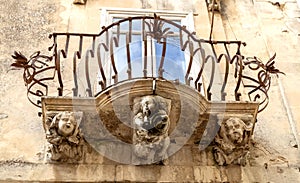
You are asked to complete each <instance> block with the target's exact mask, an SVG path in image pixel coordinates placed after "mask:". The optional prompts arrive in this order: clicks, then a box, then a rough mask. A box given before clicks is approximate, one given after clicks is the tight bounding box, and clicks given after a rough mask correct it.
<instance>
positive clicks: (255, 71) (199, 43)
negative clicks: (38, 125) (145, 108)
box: [11, 14, 283, 112]
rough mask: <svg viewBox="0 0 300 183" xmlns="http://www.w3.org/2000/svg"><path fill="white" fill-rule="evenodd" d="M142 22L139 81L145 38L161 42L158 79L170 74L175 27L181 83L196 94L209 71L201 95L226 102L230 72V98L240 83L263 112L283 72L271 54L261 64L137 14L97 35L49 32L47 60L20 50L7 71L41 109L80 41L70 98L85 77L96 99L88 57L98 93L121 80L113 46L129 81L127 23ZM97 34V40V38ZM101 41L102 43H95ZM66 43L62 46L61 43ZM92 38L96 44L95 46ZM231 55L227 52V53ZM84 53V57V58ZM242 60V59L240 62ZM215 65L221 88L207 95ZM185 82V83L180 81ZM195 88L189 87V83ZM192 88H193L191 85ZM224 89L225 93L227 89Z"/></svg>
mask: <svg viewBox="0 0 300 183" xmlns="http://www.w3.org/2000/svg"><path fill="white" fill-rule="evenodd" d="M137 20H138V21H141V24H142V31H141V34H140V35H141V36H142V38H143V43H142V44H143V45H144V55H143V60H141V63H142V65H143V68H141V69H142V72H143V73H144V74H143V77H144V78H147V77H148V75H147V72H148V70H147V62H148V61H149V60H148V61H147V58H148V57H149V56H150V55H149V54H151V53H149V52H147V39H145V37H147V36H150V37H151V38H152V39H155V40H156V41H157V42H158V43H160V44H162V55H161V60H160V61H159V63H158V66H159V67H158V73H157V77H158V78H162V79H164V73H167V72H170V71H169V70H168V69H169V68H168V67H166V64H164V63H165V62H168V59H165V56H166V50H167V49H166V47H167V44H168V43H167V41H168V39H167V38H168V36H171V35H172V34H173V33H174V32H173V31H171V29H170V27H172V28H173V29H175V30H176V31H175V32H177V33H178V35H179V42H180V45H179V47H180V50H181V51H185V53H188V54H189V60H188V61H187V62H188V67H187V69H186V71H185V73H184V76H185V84H186V85H189V86H191V87H194V88H195V89H196V90H198V91H199V92H200V90H201V89H203V88H202V87H201V86H204V85H203V81H202V79H201V78H202V76H203V72H204V69H209V70H210V73H211V74H210V76H209V78H208V81H209V82H208V83H207V85H206V86H207V88H206V93H207V95H206V96H204V97H206V98H207V100H209V101H210V100H211V96H212V95H221V100H222V101H226V95H227V93H226V91H228V88H227V85H228V80H227V79H228V77H229V75H230V74H233V77H234V78H235V80H236V81H237V82H236V85H235V87H234V91H232V92H233V93H234V96H235V100H236V101H239V100H240V96H241V92H240V89H241V86H242V85H243V86H244V88H245V89H249V90H248V91H246V92H247V94H248V97H249V99H250V101H258V100H259V102H260V104H261V105H260V109H259V112H261V111H262V110H264V109H265V108H266V106H267V105H268V101H269V97H268V90H269V88H270V83H271V75H272V74H276V75H278V74H283V72H281V71H279V70H278V69H276V68H275V66H274V64H275V61H274V59H275V55H274V56H273V57H271V58H270V59H269V61H268V62H267V63H266V64H264V63H263V62H262V61H261V60H259V59H258V58H257V57H251V58H250V57H249V58H247V57H244V56H243V55H242V54H241V52H240V47H241V46H242V45H243V46H245V43H244V42H241V41H214V40H204V39H197V38H196V37H195V33H194V32H193V33H191V32H189V31H188V30H187V29H186V28H185V26H180V25H178V24H176V23H174V22H172V21H170V20H166V19H163V18H160V17H159V16H157V15H156V14H154V16H140V17H129V18H126V19H122V20H120V21H118V22H115V23H113V24H111V25H109V26H107V27H103V28H102V29H103V30H102V31H101V32H100V33H99V34H81V33H53V34H51V35H50V36H49V38H50V39H53V45H52V46H50V47H49V51H51V50H52V51H53V53H50V55H51V56H46V55H42V54H41V53H40V52H36V53H34V54H33V55H31V56H30V57H29V59H27V58H26V57H25V56H24V55H23V54H21V53H20V52H14V55H12V57H13V58H14V59H15V61H14V63H12V64H11V67H13V68H14V69H24V72H23V79H24V83H25V85H26V86H27V97H28V99H29V101H30V102H31V103H32V104H33V105H35V106H37V107H41V104H40V100H41V99H40V98H41V97H42V96H48V89H49V87H50V85H47V84H48V83H49V81H54V79H55V77H57V80H55V81H56V82H58V83H57V85H58V88H57V90H58V96H63V91H64V90H65V89H64V80H63V77H62V73H61V69H60V65H61V63H60V61H61V59H62V58H63V59H68V57H69V56H70V55H72V53H70V54H68V50H69V44H70V41H71V40H73V39H77V38H79V42H77V43H75V44H74V45H72V47H74V48H76V47H77V46H78V47H77V49H75V50H74V53H73V62H72V63H73V80H74V85H73V86H74V88H72V90H73V96H74V97H80V96H83V95H80V94H79V92H78V91H79V86H78V80H79V79H83V80H84V79H85V80H86V83H87V85H86V87H87V88H84V89H85V90H84V91H87V93H88V96H89V97H93V96H95V95H96V93H94V92H93V91H92V86H91V79H92V78H90V75H89V74H90V70H89V65H91V64H93V63H92V62H91V59H92V58H94V59H96V60H97V61H96V62H94V63H96V64H95V67H97V68H98V72H99V73H100V74H101V79H100V81H99V86H101V90H102V91H103V90H105V89H106V88H108V87H110V86H111V85H109V83H108V82H107V81H108V80H110V79H114V82H113V83H118V82H122V81H121V80H118V76H119V73H120V70H118V68H117V67H116V64H117V63H115V62H117V60H116V59H115V58H114V57H115V55H114V54H115V52H114V51H116V50H117V47H120V46H124V47H126V50H127V52H126V53H127V65H128V68H127V73H128V77H127V78H126V79H125V80H130V79H134V78H133V77H132V73H133V72H136V70H134V68H133V67H132V66H131V64H132V63H131V57H130V50H131V49H130V46H131V43H132V40H131V38H132V34H133V33H132V31H133V30H132V22H133V21H137ZM122 23H128V25H129V26H128V30H127V33H126V35H125V36H126V44H125V45H119V44H121V42H120V41H119V37H120V27H121V25H122ZM110 29H114V30H116V32H117V33H116V34H115V35H110ZM101 36H102V37H101ZM58 37H59V38H60V39H62V41H61V42H58V41H57V39H58ZM100 37H101V39H99V38H100ZM63 40H65V42H64V41H63ZM97 40H100V41H98V42H97ZM84 41H90V43H91V45H92V46H91V48H90V49H88V50H86V53H85V54H83V53H82V52H83V42H84ZM216 45H217V46H222V47H223V48H224V50H225V53H221V54H220V53H218V54H217V53H216V52H217V51H216V49H215V47H216ZM229 45H233V47H231V48H232V49H231V52H230V51H229ZM207 47H208V48H211V52H210V51H209V52H206V50H205V48H207ZM231 53H232V54H231ZM103 54H108V55H110V56H109V58H108V61H107V63H109V64H111V69H112V70H113V74H112V76H111V77H112V78H109V77H110V76H109V75H107V73H105V71H104V63H105V60H103V58H101V55H103ZM84 55H85V57H84ZM245 58H246V59H245ZM79 59H84V63H85V67H84V69H85V73H86V75H85V78H79V76H78V73H77V70H78V68H77V67H78V63H79ZM197 59H200V60H202V62H201V63H200V65H196V64H195V61H197ZM220 63H225V66H226V67H225V68H224V69H225V71H224V75H223V81H222V83H221V84H222V85H221V86H222V87H221V89H220V91H218V92H219V93H215V94H212V91H211V88H212V85H213V84H214V82H215V69H216V68H217V67H218V65H220ZM209 64H211V66H210V68H208V66H209ZM230 65H232V66H233V69H234V70H233V72H231V71H230V68H232V67H230ZM192 68H193V70H194V72H195V73H194V75H192V74H191V70H192ZM246 69H250V71H251V73H250V74H251V75H247V74H248V73H246V72H245V70H246ZM183 82H184V81H183ZM192 82H193V83H194V84H193V83H192ZM193 85H194V86H193ZM226 89H227V90H226Z"/></svg>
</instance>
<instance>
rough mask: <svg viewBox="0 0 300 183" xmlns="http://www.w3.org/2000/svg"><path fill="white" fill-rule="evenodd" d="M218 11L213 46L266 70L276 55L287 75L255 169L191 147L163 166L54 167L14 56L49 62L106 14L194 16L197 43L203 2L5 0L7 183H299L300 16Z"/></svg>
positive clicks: (255, 153) (1, 92)
mask: <svg viewBox="0 0 300 183" xmlns="http://www.w3.org/2000/svg"><path fill="white" fill-rule="evenodd" d="M220 6H221V9H220V10H221V13H220V14H219V13H217V14H216V16H215V25H214V34H213V37H214V38H215V39H221V40H224V39H228V40H236V39H237V40H242V41H245V42H247V46H246V47H245V48H243V53H244V54H246V55H249V56H254V55H256V56H259V57H260V58H261V59H262V60H263V61H265V62H266V61H267V59H268V58H269V57H270V56H271V55H273V53H274V52H276V53H277V57H276V58H277V59H276V64H277V65H276V66H277V67H278V68H279V69H280V70H282V71H283V72H285V73H286V76H281V77H280V78H279V79H277V78H276V77H274V78H273V80H272V81H273V82H272V88H271V91H270V99H271V102H270V105H269V106H268V108H267V109H266V110H265V111H263V112H262V113H260V114H259V115H258V122H257V124H256V127H255V131H254V142H255V143H253V147H252V148H251V151H250V158H249V164H248V165H246V166H245V167H240V166H222V167H221V166H217V165H216V163H215V162H214V161H213V155H212V153H211V152H210V151H209V149H207V151H206V152H204V151H203V152H198V148H195V147H192V146H185V147H184V148H182V149H181V150H180V151H178V152H177V153H176V154H174V155H173V156H171V157H170V159H169V164H168V165H166V166H160V165H151V166H150V165H149V166H133V165H120V164H117V163H116V162H113V161H111V160H109V159H107V158H105V157H103V156H101V155H98V154H97V153H96V152H93V153H95V154H93V153H92V154H91V155H90V156H88V157H87V159H86V161H85V162H83V163H82V164H60V163H48V161H47V157H46V139H45V133H44V129H43V125H42V119H41V118H40V117H38V116H37V112H38V111H39V109H37V108H35V107H34V106H33V105H31V104H30V103H29V102H28V100H27V98H26V87H25V86H24V84H23V81H22V79H21V78H22V72H20V71H14V70H12V71H8V70H9V69H10V67H9V65H10V64H11V63H12V59H11V57H10V55H11V54H12V53H13V51H14V50H17V51H21V52H22V53H24V54H26V55H27V56H29V55H30V54H32V53H33V52H34V51H37V50H41V51H43V52H44V53H46V52H47V48H48V46H50V45H51V42H50V41H49V40H48V38H47V36H48V34H49V33H51V32H53V31H55V32H85V33H98V32H99V30H100V23H101V20H100V10H99V9H100V8H103V7H117V8H138V9H143V8H144V9H145V8H146V9H152V10H175V11H186V12H190V11H193V12H194V14H197V15H196V16H194V20H195V28H196V32H197V35H198V37H204V38H208V36H209V31H210V29H209V27H210V26H209V22H210V18H209V16H210V14H208V12H207V8H206V5H205V1H202V0H193V1H187V0H181V1H176V2H174V1H171V0H168V1H155V0H140V1H138V0H129V1H126V2H125V1H118V0H103V1H102V0H101V1H100V0H87V4H86V5H73V4H72V0H55V1H45V0H43V1H37V0H32V1H28V2H25V1H16V0H9V1H5V0H2V1H0V10H1V11H0V22H1V23H0V33H1V35H0V53H1V55H0V78H1V80H0V181H2V182H7V181H10V180H12V181H22V180H24V181H109V182H114V181H149V182H157V181H164V182H175V181H179V182H188V181H190V182H192V181H196V182H299V180H300V173H299V168H300V156H299V154H300V153H299V148H298V146H299V129H300V116H299V114H298V110H299V106H300V103H299V100H297V97H298V94H299V93H300V91H299V89H298V87H297V86H298V85H299V82H300V80H299V78H300V77H299V56H300V55H299V53H300V52H299V50H300V47H299V41H300V38H299V27H300V25H299V18H298V19H297V17H299V7H297V3H296V1H283V0H281V1H257V2H256V1H250V0H249V1H248V0H243V1H241V0H234V1H232V0H221V3H220ZM67 71H70V69H68V68H65V72H67ZM118 153H120V156H122V152H118Z"/></svg>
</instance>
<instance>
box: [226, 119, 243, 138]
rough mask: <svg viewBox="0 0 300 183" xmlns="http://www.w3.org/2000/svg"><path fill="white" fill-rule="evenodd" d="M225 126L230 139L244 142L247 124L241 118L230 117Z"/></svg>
mask: <svg viewBox="0 0 300 183" xmlns="http://www.w3.org/2000/svg"><path fill="white" fill-rule="evenodd" d="M224 127H225V131H226V132H227V137H228V139H229V140H231V141H232V142H235V143H242V141H243V139H244V130H245V124H244V122H243V121H242V120H241V119H238V118H230V119H228V120H227V121H226V122H225V124H224Z"/></svg>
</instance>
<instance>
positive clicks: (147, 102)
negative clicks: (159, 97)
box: [141, 96, 157, 117]
mask: <svg viewBox="0 0 300 183" xmlns="http://www.w3.org/2000/svg"><path fill="white" fill-rule="evenodd" d="M141 107H142V112H143V114H144V115H145V116H148V117H149V116H150V115H151V114H153V112H154V111H155V110H156V108H157V105H156V103H155V101H154V98H153V97H150V96H146V97H144V98H143V99H142V101H141Z"/></svg>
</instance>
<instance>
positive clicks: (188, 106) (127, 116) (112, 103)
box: [42, 79, 259, 165]
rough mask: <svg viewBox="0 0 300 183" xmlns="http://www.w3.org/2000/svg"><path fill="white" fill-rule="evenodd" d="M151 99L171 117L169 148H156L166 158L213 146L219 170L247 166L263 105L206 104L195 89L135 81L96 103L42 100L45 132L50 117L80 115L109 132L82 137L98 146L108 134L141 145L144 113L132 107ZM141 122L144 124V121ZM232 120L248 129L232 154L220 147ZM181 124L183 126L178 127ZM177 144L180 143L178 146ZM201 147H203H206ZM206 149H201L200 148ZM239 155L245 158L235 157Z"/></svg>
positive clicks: (106, 93) (104, 94)
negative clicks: (138, 125) (138, 123)
mask: <svg viewBox="0 0 300 183" xmlns="http://www.w3.org/2000/svg"><path fill="white" fill-rule="evenodd" d="M147 96H148V97H150V98H152V97H153V98H158V97H159V98H161V99H163V100H164V101H166V104H167V105H166V106H168V107H166V108H163V110H162V111H161V113H160V115H165V116H167V123H168V125H167V126H168V127H167V128H166V131H165V134H164V135H163V137H164V138H163V139H164V140H166V141H167V142H165V141H159V142H163V143H158V144H159V146H160V148H162V149H163V147H169V148H168V152H169V153H170V149H172V148H173V147H175V146H178V145H179V144H180V143H184V144H181V145H191V146H199V147H200V150H204V149H205V148H206V147H207V146H208V145H210V144H211V142H213V143H212V145H213V147H214V148H213V150H214V153H215V159H216V162H217V164H219V165H227V164H244V163H242V162H240V163H237V162H238V159H241V158H243V157H244V156H245V155H246V154H247V149H248V148H247V147H248V143H249V142H248V140H249V139H250V138H251V136H252V134H253V129H254V126H255V121H256V116H257V111H258V106H259V104H258V103H255V102H246V101H239V102H236V101H234V102H230V101H228V102H216V101H207V100H206V99H205V98H204V97H203V96H202V95H201V94H200V93H199V92H198V91H196V90H194V89H193V88H191V87H189V86H187V85H182V84H178V83H173V82H171V81H166V80H159V79H135V80H131V81H126V82H121V83H118V84H116V85H114V86H113V87H110V88H108V89H106V90H104V91H102V92H101V93H98V94H97V95H96V96H95V97H89V98H76V97H69V98H68V97H43V98H42V114H43V121H44V128H45V131H46V132H47V130H48V126H49V125H47V123H49V122H47V120H48V114H49V113H53V112H54V113H56V114H57V113H58V112H62V111H73V112H77V111H79V112H82V113H83V116H84V117H83V118H87V119H86V120H85V121H83V123H84V122H88V123H89V124H93V119H92V118H95V119H96V118H100V119H101V123H103V124H101V125H102V126H101V128H105V129H106V132H105V133H104V132H103V134H101V135H98V137H97V138H94V137H95V135H94V134H95V133H98V131H94V132H93V134H89V133H86V131H84V133H85V137H88V138H90V137H91V136H92V138H94V140H95V141H96V142H101V141H105V140H107V139H106V138H107V133H110V134H109V135H112V136H114V137H115V138H116V139H118V140H121V141H122V142H126V143H129V144H138V143H139V137H138V136H136V135H135V134H136V132H137V131H135V129H134V125H133V123H132V122H133V121H134V120H135V119H137V118H139V117H138V113H139V112H140V111H139V112H134V107H135V104H136V103H138V102H137V101H140V100H141V99H142V98H146V97H147ZM89 116H90V117H91V116H92V117H91V119H89ZM141 116H142V117H141V118H144V117H145V116H143V115H141ZM229 118H239V119H240V120H242V121H243V122H244V123H246V124H247V125H246V126H247V129H246V128H245V129H244V130H246V134H247V140H244V141H242V142H238V143H234V144H233V145H232V147H231V148H226V147H223V146H222V143H229V142H228V141H226V140H224V136H226V134H225V133H223V131H224V130H223V129H224V127H223V126H224V124H226V121H227V120H228V119H229ZM180 124H181V125H182V126H181V127H178V125H180ZM132 125H133V126H132ZM250 126H251V128H250ZM99 127H100V126H99ZM248 127H249V128H248ZM99 133H102V132H99ZM186 133H190V134H191V136H189V137H188V138H187V139H185V140H179V139H182V136H184V134H186ZM227 135H228V134H227ZM165 137H168V138H169V139H168V138H165ZM169 141H170V142H171V143H170V145H168V143H169ZM173 142H176V143H175V144H174V143H173ZM199 143H200V144H199ZM201 143H204V145H203V144H201ZM174 145H175V146H174ZM202 145H203V149H202V148H201V146H202ZM210 146H211V145H210ZM228 149H229V150H228ZM237 149H239V151H241V153H237V152H235V150H237ZM231 151H234V154H237V155H232V152H231ZM218 152H220V153H218ZM172 153H175V152H171V154H172ZM162 154H164V153H162ZM162 154H161V155H159V156H158V157H159V158H160V159H164V158H163V156H164V155H162ZM221 155H223V156H224V155H226V156H229V157H230V158H229V159H230V160H225V161H222V160H220V158H219V156H221ZM226 156H225V157H226Z"/></svg>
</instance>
